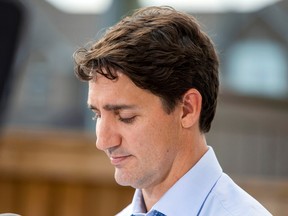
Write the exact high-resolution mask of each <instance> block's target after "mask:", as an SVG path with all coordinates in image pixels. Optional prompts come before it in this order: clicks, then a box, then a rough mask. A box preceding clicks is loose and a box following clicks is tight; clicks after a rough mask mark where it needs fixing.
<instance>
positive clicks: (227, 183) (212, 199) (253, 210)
mask: <svg viewBox="0 0 288 216" xmlns="http://www.w3.org/2000/svg"><path fill="white" fill-rule="evenodd" d="M202 210H203V212H206V213H204V214H203V215H210V214H207V213H208V212H209V213H212V212H217V214H218V213H219V212H221V215H227V216H228V215H229V216H238V215H239V216H240V215H246V216H269V215H272V214H270V213H269V212H268V211H267V210H266V209H265V208H264V207H263V206H262V205H261V204H260V203H259V202H258V201H257V200H255V199H254V198H253V197H252V196H250V195H249V194H248V193H247V192H246V191H244V190H243V189H242V188H240V187H239V186H238V185H237V184H236V183H235V182H234V181H233V180H232V179H231V178H230V177H229V176H227V175H226V174H224V173H223V175H222V176H221V178H220V179H219V180H218V181H217V183H216V184H215V186H214V188H213V190H212V191H211V192H210V194H209V196H208V197H207V199H206V201H205V203H204V206H203V209H202Z"/></svg>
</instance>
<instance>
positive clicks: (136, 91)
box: [88, 73, 160, 107]
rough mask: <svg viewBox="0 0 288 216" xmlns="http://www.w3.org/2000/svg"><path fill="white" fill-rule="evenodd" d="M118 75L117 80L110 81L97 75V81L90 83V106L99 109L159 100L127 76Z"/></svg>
mask: <svg viewBox="0 0 288 216" xmlns="http://www.w3.org/2000/svg"><path fill="white" fill-rule="evenodd" d="M117 75H118V78H117V79H116V80H110V79H107V78H106V77H104V76H103V75H101V74H99V75H98V74H97V77H96V78H95V79H93V80H91V81H89V91H88V104H90V105H94V106H97V107H98V106H105V105H106V104H127V103H130V104H131V103H139V102H141V101H142V100H143V102H144V101H145V102H146V103H149V101H151V100H152V99H155V98H158V97H157V96H155V95H154V94H152V93H151V92H149V91H147V90H144V89H141V88H139V87H138V86H136V85H135V84H134V83H133V82H132V80H131V79H130V78H129V77H127V76H126V75H124V74H122V73H118V74H117ZM158 99H159V98H158ZM159 100H160V99H159Z"/></svg>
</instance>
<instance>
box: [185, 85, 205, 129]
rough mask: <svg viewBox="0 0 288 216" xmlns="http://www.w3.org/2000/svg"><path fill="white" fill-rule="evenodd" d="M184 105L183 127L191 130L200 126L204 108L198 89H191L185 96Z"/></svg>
mask: <svg viewBox="0 0 288 216" xmlns="http://www.w3.org/2000/svg"><path fill="white" fill-rule="evenodd" d="M182 104H183V108H182V111H183V113H182V118H181V123H182V127H183V128H190V127H192V126H193V125H195V124H198V122H199V118H200V113H201V107H202V96H201V94H200V92H199V91H198V90H197V89H189V90H188V91H187V92H186V93H185V94H184V95H183V98H182Z"/></svg>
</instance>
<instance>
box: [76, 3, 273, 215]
mask: <svg viewBox="0 0 288 216" xmlns="http://www.w3.org/2000/svg"><path fill="white" fill-rule="evenodd" d="M74 59H75V63H76V67H75V72H76V74H77V76H78V77H79V78H80V79H81V80H86V81H89V92H88V106H89V107H90V108H91V110H92V111H93V112H94V113H95V119H96V120H97V121H96V136H97V138H96V146H97V148H98V149H100V150H103V151H104V152H105V153H106V154H107V156H108V157H109V158H110V160H111V163H112V165H114V167H115V179H116V181H117V183H118V184H120V185H129V186H132V187H134V188H136V192H135V195H134V198H133V201H132V203H131V204H130V205H129V206H128V207H127V208H125V209H124V210H123V211H122V212H120V213H119V214H118V215H120V216H122V215H123V216H124V215H127V216H128V215H129V216H130V215H147V216H152V215H158V216H161V215H168V216H182V215H183V216H193V215H213V216H215V215H221V216H223V215H241V216H243V215H245V216H247V215H251V216H257V215H259V216H260V215H261V216H263V215H271V214H270V213H269V212H268V211H267V210H265V208H264V207H263V206H261V205H260V204H259V203H258V202H257V201H256V200H254V199H253V198H252V197H251V196H250V195H248V194H247V193H246V192H244V191H243V190H242V189H240V188H239V187H238V186H237V185H236V184H235V183H234V182H233V181H232V180H231V179H230V178H229V177H228V176H227V175H226V174H224V173H223V172H222V169H221V167H220V165H219V164H218V161H217V159H216V156H215V154H214V152H213V149H212V148H211V147H209V146H207V144H206V140H205V133H207V132H208V131H209V129H210V126H211V122H212V120H213V117H214V114H215V109H216V103H217V95H218V86H219V81H218V65H219V63H218V58H217V54H216V51H215V49H214V46H213V44H212V42H211V40H210V39H209V37H208V36H207V35H206V34H205V33H204V32H202V31H201V30H200V27H199V25H198V24H197V22H196V20H195V19H194V18H193V17H191V16H189V15H187V14H184V13H181V12H178V11H176V10H174V9H173V8H170V7H148V8H144V9H140V10H138V11H136V12H135V13H134V14H133V15H132V16H130V17H126V18H124V19H122V20H121V21H120V22H119V23H117V24H116V25H115V26H113V27H111V28H110V29H108V30H107V32H106V33H105V34H104V36H103V37H102V38H101V39H100V40H99V41H97V42H96V43H95V44H94V45H92V47H91V48H89V49H85V48H82V49H79V50H78V51H76V52H75V54H74Z"/></svg>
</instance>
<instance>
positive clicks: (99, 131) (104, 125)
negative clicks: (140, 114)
mask: <svg viewBox="0 0 288 216" xmlns="http://www.w3.org/2000/svg"><path fill="white" fill-rule="evenodd" d="M120 143H121V136H120V134H119V132H118V131H117V128H116V126H115V125H114V123H113V121H108V120H107V119H104V118H100V119H97V122H96V147H97V148H98V149H99V150H102V151H105V150H107V149H109V148H112V147H115V146H118V145H120Z"/></svg>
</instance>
